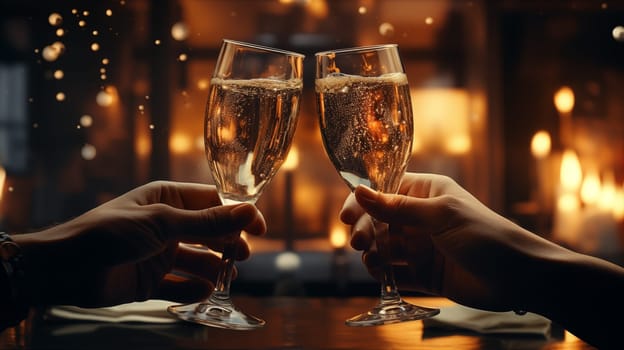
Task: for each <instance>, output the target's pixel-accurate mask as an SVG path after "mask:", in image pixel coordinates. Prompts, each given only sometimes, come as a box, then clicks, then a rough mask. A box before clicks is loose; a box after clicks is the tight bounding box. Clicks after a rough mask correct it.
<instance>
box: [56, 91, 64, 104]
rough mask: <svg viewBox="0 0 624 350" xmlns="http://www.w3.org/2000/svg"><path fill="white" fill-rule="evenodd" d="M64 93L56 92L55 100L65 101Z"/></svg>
mask: <svg viewBox="0 0 624 350" xmlns="http://www.w3.org/2000/svg"><path fill="white" fill-rule="evenodd" d="M65 97H66V96H65V93H63V92H57V93H56V100H57V101H59V102H62V101H65Z"/></svg>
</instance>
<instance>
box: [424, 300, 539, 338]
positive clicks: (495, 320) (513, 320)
mask: <svg viewBox="0 0 624 350" xmlns="http://www.w3.org/2000/svg"><path fill="white" fill-rule="evenodd" d="M423 324H424V326H425V328H448V329H466V330H470V331H474V332H478V333H483V334H495V333H515V334H536V335H543V336H548V334H549V333H550V325H551V321H550V320H549V319H547V318H545V317H543V316H540V315H537V314H533V313H530V312H529V313H526V314H524V315H517V314H516V313H515V312H512V311H509V312H491V311H484V310H479V309H473V308H470V307H467V306H463V305H453V306H447V307H442V308H440V314H438V315H437V316H435V317H432V318H429V319H425V320H424V321H423Z"/></svg>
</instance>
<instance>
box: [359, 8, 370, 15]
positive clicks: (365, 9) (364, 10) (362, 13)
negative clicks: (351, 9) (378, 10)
mask: <svg viewBox="0 0 624 350" xmlns="http://www.w3.org/2000/svg"><path fill="white" fill-rule="evenodd" d="M366 12H368V9H367V8H366V6H360V8H358V13H359V14H360V15H364V14H366Z"/></svg>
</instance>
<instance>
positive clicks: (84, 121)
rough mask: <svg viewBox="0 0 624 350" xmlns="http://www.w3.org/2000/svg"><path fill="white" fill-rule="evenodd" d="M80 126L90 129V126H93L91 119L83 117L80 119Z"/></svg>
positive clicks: (86, 116)
mask: <svg viewBox="0 0 624 350" xmlns="http://www.w3.org/2000/svg"><path fill="white" fill-rule="evenodd" d="M80 125H82V126H84V127H85V128H88V127H90V126H91V125H93V117H91V116H90V115H88V114H85V115H83V116H82V117H80Z"/></svg>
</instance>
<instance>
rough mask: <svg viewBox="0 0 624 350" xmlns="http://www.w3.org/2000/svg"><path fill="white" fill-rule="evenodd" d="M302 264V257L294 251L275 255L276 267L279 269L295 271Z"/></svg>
mask: <svg viewBox="0 0 624 350" xmlns="http://www.w3.org/2000/svg"><path fill="white" fill-rule="evenodd" d="M300 266H301V258H300V257H299V255H298V254H297V253H294V252H282V253H279V254H278V255H277V256H276V257H275V267H276V268H277V269H278V270H279V271H295V270H297V269H299V267H300Z"/></svg>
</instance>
